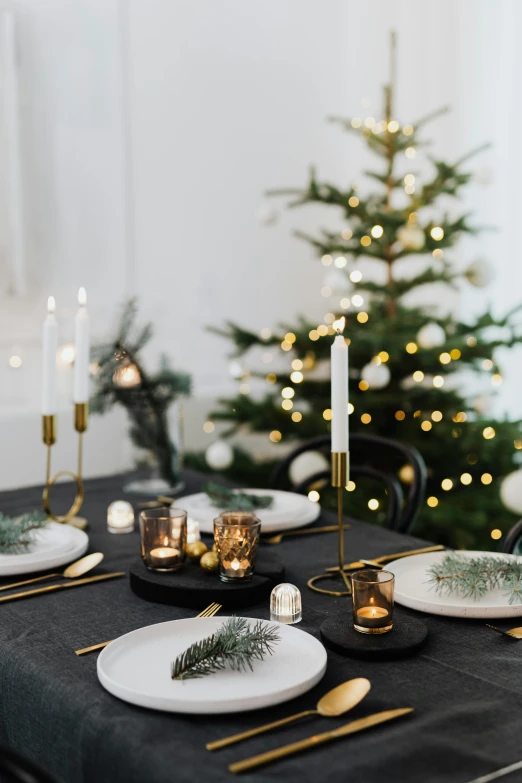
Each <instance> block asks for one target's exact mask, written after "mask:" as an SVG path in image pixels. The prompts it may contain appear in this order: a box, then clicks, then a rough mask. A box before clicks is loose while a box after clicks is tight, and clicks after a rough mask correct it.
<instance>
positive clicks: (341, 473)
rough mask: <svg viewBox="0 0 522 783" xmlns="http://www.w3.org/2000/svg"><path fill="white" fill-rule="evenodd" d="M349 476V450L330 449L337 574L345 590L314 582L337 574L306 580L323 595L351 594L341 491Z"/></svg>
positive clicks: (320, 575)
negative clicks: (335, 526) (336, 522)
mask: <svg viewBox="0 0 522 783" xmlns="http://www.w3.org/2000/svg"><path fill="white" fill-rule="evenodd" d="M349 477H350V452H346V451H332V487H336V488H337V521H338V525H339V575H340V576H341V578H342V580H343V582H344V584H345V587H346V590H326V589H325V588H324V587H317V585H316V582H320V581H321V580H322V579H331V578H332V576H337V574H319V575H318V576H313V577H312V578H311V579H309V580H308V582H307V584H308V587H309V588H310V589H311V590H315V592H316V593H323V594H324V595H336V596H339V595H351V592H352V586H351V584H350V581H349V578H348V576H347V575H346V574H345V572H344V523H343V492H344V488H345V487H346V486H348V480H349Z"/></svg>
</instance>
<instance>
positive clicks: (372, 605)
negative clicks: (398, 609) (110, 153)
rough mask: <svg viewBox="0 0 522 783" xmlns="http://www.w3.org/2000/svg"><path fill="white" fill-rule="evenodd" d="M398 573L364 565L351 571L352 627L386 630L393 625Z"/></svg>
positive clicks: (361, 631)
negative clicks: (362, 568) (358, 569)
mask: <svg viewBox="0 0 522 783" xmlns="http://www.w3.org/2000/svg"><path fill="white" fill-rule="evenodd" d="M394 584H395V577H394V575H393V574H392V573H391V572H390V571H377V570H373V569H365V570H364V571H357V572H356V573H354V574H352V605H353V627H354V628H355V630H356V631H359V633H376V634H379V633H387V632H388V631H391V629H392V627H393V622H392V615H393V591H394Z"/></svg>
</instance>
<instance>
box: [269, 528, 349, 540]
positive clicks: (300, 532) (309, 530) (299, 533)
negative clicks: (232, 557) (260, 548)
mask: <svg viewBox="0 0 522 783" xmlns="http://www.w3.org/2000/svg"><path fill="white" fill-rule="evenodd" d="M349 527H350V525H344V530H348V529H349ZM338 530H339V525H323V527H308V528H306V527H305V528H303V529H302V530H287V531H286V532H284V533H279V534H278V535H276V536H261V541H262V543H263V544H280V543H281V541H282V540H283V538H285V537H286V536H305V535H307V534H308V533H310V535H313V534H314V533H335V532H337V531H338Z"/></svg>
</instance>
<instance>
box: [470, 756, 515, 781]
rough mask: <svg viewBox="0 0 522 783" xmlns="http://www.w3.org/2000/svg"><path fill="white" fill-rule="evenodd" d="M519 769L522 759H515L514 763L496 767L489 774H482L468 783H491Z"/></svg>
mask: <svg viewBox="0 0 522 783" xmlns="http://www.w3.org/2000/svg"><path fill="white" fill-rule="evenodd" d="M519 769H522V761H515V763H514V764H510V765H509V767H502V769H496V770H495V772H490V773H489V775H483V776H482V777H480V778H475V779H474V780H470V781H469V783H491V781H493V780H498V779H499V778H503V777H504V775H510V774H511V773H512V772H517V771H518V770H519Z"/></svg>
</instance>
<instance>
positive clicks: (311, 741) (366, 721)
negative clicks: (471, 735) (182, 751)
mask: <svg viewBox="0 0 522 783" xmlns="http://www.w3.org/2000/svg"><path fill="white" fill-rule="evenodd" d="M410 712H413V707H402V708H400V709H397V710H385V711H384V712H376V713H374V714H373V715H368V716H367V717H366V718H359V720H352V721H351V722H350V723H346V724H345V725H344V726H341V727H340V728H338V729H334V730H333V731H325V732H323V734H315V735H314V736H313V737H307V738H306V739H303V740H299V741H298V742H292V743H291V744H290V745H283V747H281V748H275V750H269V751H268V752H267V753H260V754H259V755H258V756H252V757H251V758H249V759H244V760H243V761H236V762H235V763H234V764H230V765H229V767H228V769H229V772H235V773H238V772H246V771H247V770H249V769H254V767H260V766H261V765H262V764H269V763H270V762H271V761H277V759H282V758H285V756H293V755H294V753H299V752H300V751H301V750H308V749H309V748H315V747H317V745H324V743H325V742H331V741H332V740H336V739H339V738H340V737H346V736H347V735H348V734H355V733H356V732H358V731H364V729H370V728H371V727H372V726H378V725H379V723H386V721H389V720H394V719H395V718H401V717H402V716H403V715H408V714H409V713H410Z"/></svg>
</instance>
